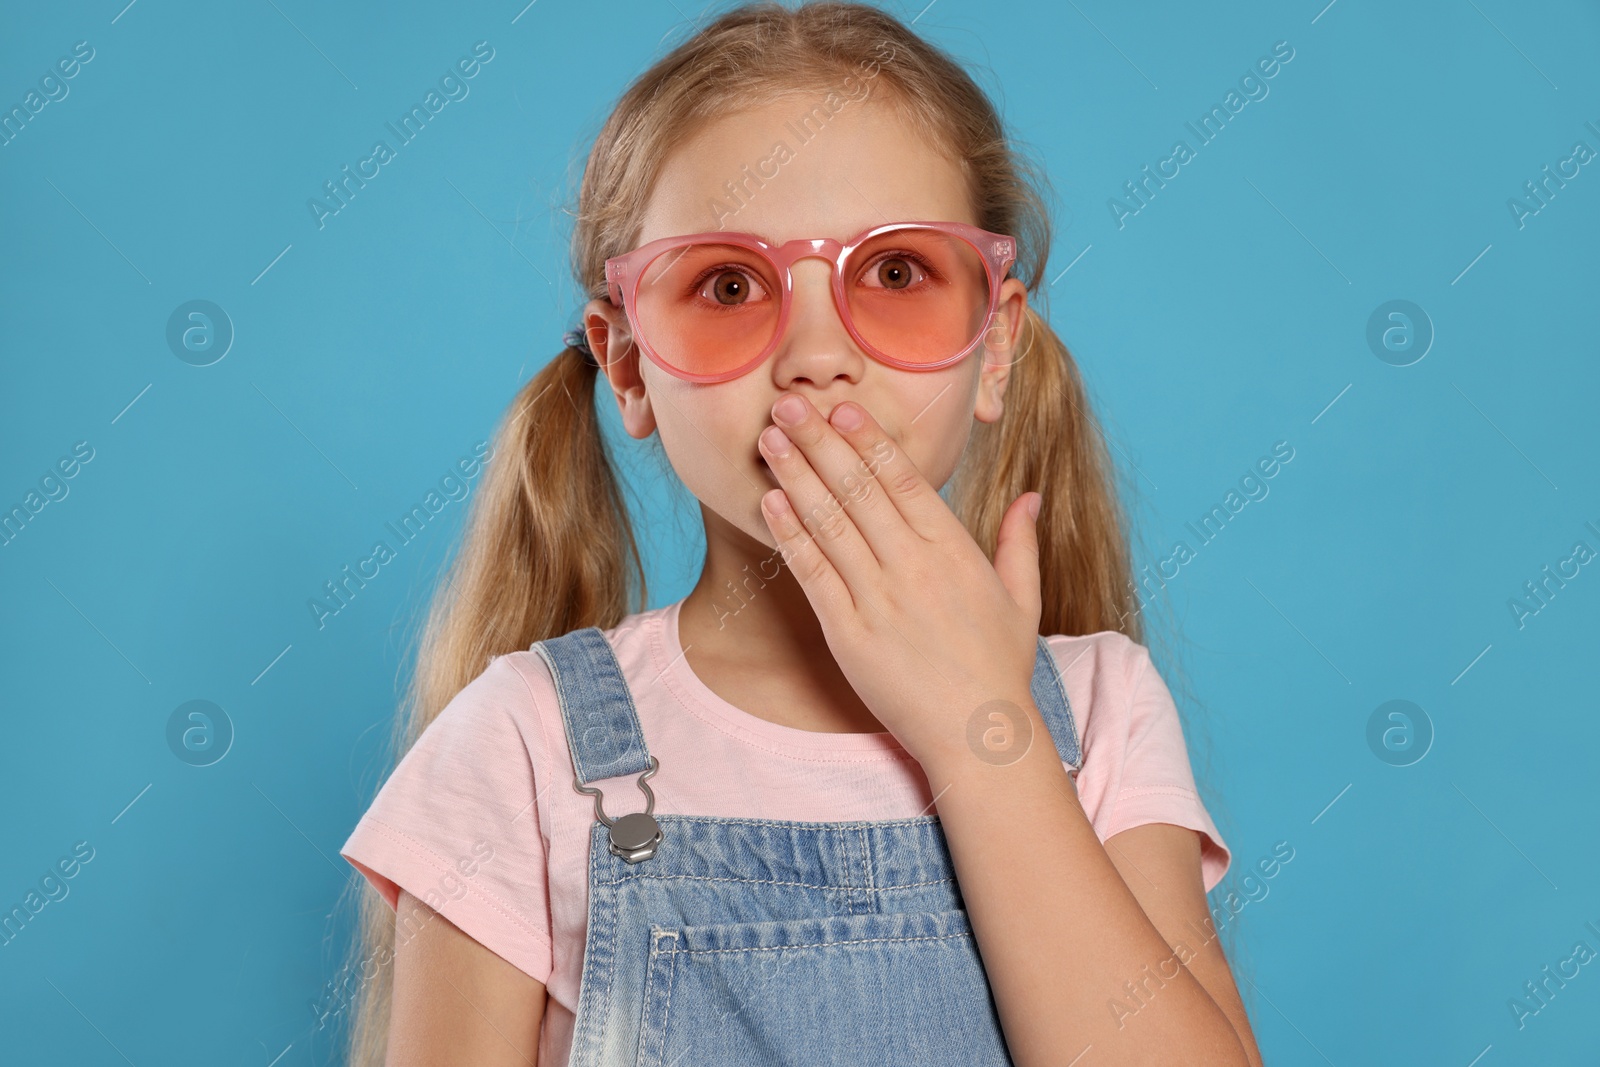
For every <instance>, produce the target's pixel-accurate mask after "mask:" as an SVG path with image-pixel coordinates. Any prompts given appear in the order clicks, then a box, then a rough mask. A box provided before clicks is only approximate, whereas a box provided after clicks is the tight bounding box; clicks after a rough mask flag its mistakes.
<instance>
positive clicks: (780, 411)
mask: <svg viewBox="0 0 1600 1067" xmlns="http://www.w3.org/2000/svg"><path fill="white" fill-rule="evenodd" d="M805 415H806V405H805V401H803V400H801V399H800V398H799V397H797V396H786V397H784V398H783V399H782V400H780V401H778V402H777V403H776V404H774V405H773V408H772V417H773V418H775V419H777V420H778V421H779V422H781V423H783V424H784V425H785V426H794V425H796V424H798V423H799V422H800V420H801V419H803V418H805Z"/></svg>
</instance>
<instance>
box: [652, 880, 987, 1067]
mask: <svg viewBox="0 0 1600 1067" xmlns="http://www.w3.org/2000/svg"><path fill="white" fill-rule="evenodd" d="M636 1063H637V1064H638V1067H666V1065H669V1064H670V1065H674V1067H690V1065H693V1067H725V1065H726V1067H733V1065H738V1067H747V1065H749V1064H758V1063H759V1064H796V1065H799V1064H806V1065H816V1064H860V1063H871V1064H874V1065H883V1067H899V1065H905V1067H913V1065H916V1067H927V1065H949V1067H956V1065H960V1067H975V1065H993V1067H1002V1065H1003V1067H1010V1064H1011V1060H1010V1058H1009V1057H1008V1056H1007V1054H1006V1050H1005V1042H1004V1039H1003V1038H1002V1036H1001V1032H1000V1021H999V1018H998V1017H997V1015H996V1014H995V1008H994V1000H993V997H992V995H991V993H990V991H989V983H988V979H987V977H986V976H985V974H984V970H983V964H982V961H981V960H980V959H979V956H978V946H977V943H976V942H975V941H974V940H973V937H972V928H971V926H970V925H969V922H968V919H967V913H966V912H965V911H964V910H960V909H957V910H954V911H932V912H873V913H868V914H864V915H835V916H821V917H816V918H807V919H787V920H781V921H775V922H753V923H727V924H722V925H715V926H660V925H652V926H651V927H650V953H649V961H648V963H647V970H646V974H645V982H644V1006H643V1015H642V1019H641V1024H640V1031H639V1052H638V1056H637V1059H636Z"/></svg>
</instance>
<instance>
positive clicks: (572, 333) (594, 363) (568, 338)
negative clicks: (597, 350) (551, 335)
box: [561, 328, 600, 369]
mask: <svg viewBox="0 0 1600 1067" xmlns="http://www.w3.org/2000/svg"><path fill="white" fill-rule="evenodd" d="M561 340H562V342H563V343H565V344H566V346H567V347H568V348H576V349H577V350H578V354H579V355H581V356H582V357H583V361H584V362H585V363H587V364H589V366H591V367H595V368H597V369H598V368H599V366H600V361H599V360H598V359H596V358H595V355H594V349H592V348H590V347H589V336H588V334H586V333H584V331H583V330H580V329H576V328H574V329H571V330H568V331H567V332H566V333H564V334H562V335H561Z"/></svg>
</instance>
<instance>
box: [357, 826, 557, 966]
mask: <svg viewBox="0 0 1600 1067" xmlns="http://www.w3.org/2000/svg"><path fill="white" fill-rule="evenodd" d="M371 823H372V827H373V829H375V830H378V831H380V832H382V833H385V834H388V835H390V836H391V837H393V838H394V839H395V843H396V844H398V845H399V846H400V847H401V848H403V849H405V850H406V851H407V852H410V853H412V854H414V855H416V856H417V857H419V858H421V859H422V860H424V861H426V862H427V863H428V865H429V866H431V867H433V868H434V869H435V870H436V871H437V872H438V873H441V874H449V875H451V876H452V877H457V878H459V875H457V874H456V872H455V871H454V870H453V869H452V868H451V867H450V865H449V864H448V863H445V862H444V861H443V860H442V859H440V858H439V856H438V855H436V854H435V853H434V852H433V850H432V849H430V848H428V847H427V846H426V845H424V844H422V843H421V842H420V841H417V840H416V839H415V838H413V837H411V836H410V835H408V834H406V833H405V832H404V831H403V830H397V829H395V828H394V827H392V826H390V825H389V824H388V823H385V822H383V821H381V820H379V819H377V818H372V819H371ZM462 885H464V886H465V887H466V888H467V890H468V891H469V892H471V893H472V894H473V895H475V896H477V897H479V898H481V899H482V901H483V903H484V904H486V905H488V906H489V907H490V908H491V909H493V910H494V911H496V912H498V913H500V914H501V915H503V916H505V917H506V918H507V919H510V920H511V921H512V922H513V923H515V924H516V925H517V926H518V927H519V928H521V929H522V930H523V931H524V932H525V933H527V934H529V935H530V936H532V937H533V938H534V939H535V940H536V941H538V942H539V943H540V944H541V945H543V946H544V947H545V948H552V946H551V944H550V939H549V938H548V937H546V936H545V935H544V934H543V933H542V932H541V931H540V930H539V929H538V927H536V926H534V925H533V924H531V923H530V922H528V920H527V919H524V918H523V917H522V916H521V915H519V914H517V912H516V911H515V909H513V908H512V906H511V905H510V904H508V903H506V902H505V901H503V900H501V899H500V897H499V896H497V895H496V894H494V893H491V892H490V891H489V890H487V889H483V888H480V887H479V886H475V885H473V884H472V883H471V882H465V881H463V882H462ZM422 903H424V904H426V903H427V901H423V902H422ZM429 907H432V905H429ZM436 910H438V909H436Z"/></svg>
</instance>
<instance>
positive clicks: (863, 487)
mask: <svg viewBox="0 0 1600 1067" xmlns="http://www.w3.org/2000/svg"><path fill="white" fill-rule="evenodd" d="M794 400H797V402H800V403H802V405H803V411H802V416H800V419H798V422H794V424H789V422H781V424H779V427H781V429H782V430H784V434H787V435H789V438H790V440H792V442H794V443H795V445H798V446H800V451H803V453H805V458H806V461H808V462H810V464H811V469H813V470H816V474H818V477H819V478H821V480H822V485H826V486H827V490H829V493H832V494H834V498H835V499H837V501H840V502H842V504H843V506H845V509H846V510H848V512H850V517H851V518H853V520H854V523H856V530H858V531H859V533H861V537H862V541H866V544H867V545H869V547H870V550H872V553H874V557H875V558H877V560H878V563H880V565H885V563H888V560H891V558H894V555H896V553H898V552H902V550H904V549H906V536H907V533H910V531H909V530H906V518H904V517H902V515H901V514H899V509H896V507H894V504H893V502H891V501H890V499H888V496H886V494H885V493H883V486H882V485H878V480H877V477H875V475H874V472H872V469H870V467H869V466H867V462H866V459H864V458H862V454H861V453H859V451H858V448H856V445H854V443H851V442H850V440H848V438H846V437H845V435H843V432H842V430H840V427H838V426H837V424H834V422H832V421H830V419H824V418H822V413H821V411H818V408H816V406H814V405H813V403H811V402H810V400H806V398H805V397H798V395H795V397H794ZM840 408H845V413H843V414H842V416H840V418H846V416H848V413H851V411H854V413H862V408H861V405H848V406H846V405H835V408H834V411H838V410H840ZM773 419H774V421H778V405H773ZM878 435H880V438H886V435H883V434H882V430H880V432H878Z"/></svg>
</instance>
